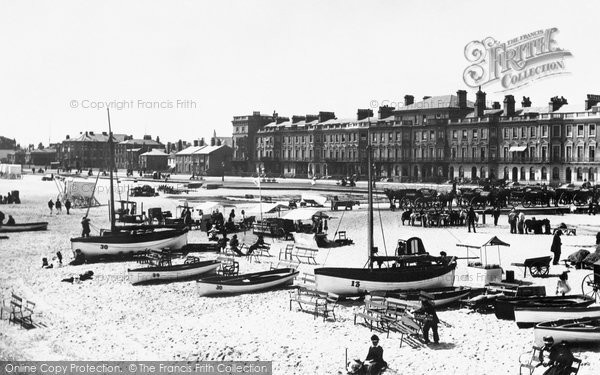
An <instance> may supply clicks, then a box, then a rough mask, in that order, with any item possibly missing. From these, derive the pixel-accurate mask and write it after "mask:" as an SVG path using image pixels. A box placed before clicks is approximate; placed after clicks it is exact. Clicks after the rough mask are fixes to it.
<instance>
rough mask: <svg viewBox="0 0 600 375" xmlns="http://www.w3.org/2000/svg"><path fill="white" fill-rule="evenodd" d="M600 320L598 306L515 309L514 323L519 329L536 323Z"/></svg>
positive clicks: (599, 307) (599, 308)
mask: <svg viewBox="0 0 600 375" xmlns="http://www.w3.org/2000/svg"><path fill="white" fill-rule="evenodd" d="M584 318H586V319H597V318H600V306H587V307H515V321H516V322H517V325H518V326H519V328H527V327H533V326H534V325H536V324H537V323H541V322H549V321H553V320H566V319H584Z"/></svg>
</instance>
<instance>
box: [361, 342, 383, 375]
mask: <svg viewBox="0 0 600 375" xmlns="http://www.w3.org/2000/svg"><path fill="white" fill-rule="evenodd" d="M371 343H372V344H373V346H371V347H370V348H369V353H368V354H367V358H366V359H365V362H364V363H363V365H364V366H365V374H379V373H380V372H381V370H383V369H384V368H386V367H387V362H386V361H384V360H383V348H382V347H381V346H379V337H377V335H373V336H371Z"/></svg>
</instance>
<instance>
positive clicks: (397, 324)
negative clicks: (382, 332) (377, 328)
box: [388, 315, 423, 349]
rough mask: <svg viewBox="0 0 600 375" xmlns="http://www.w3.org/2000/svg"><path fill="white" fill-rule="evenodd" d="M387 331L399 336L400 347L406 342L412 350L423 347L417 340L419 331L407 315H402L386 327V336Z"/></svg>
mask: <svg viewBox="0 0 600 375" xmlns="http://www.w3.org/2000/svg"><path fill="white" fill-rule="evenodd" d="M389 331H393V332H397V333H399V334H400V347H402V343H403V342H406V343H407V344H408V345H409V346H410V347H411V348H413V349H416V348H419V347H422V346H423V343H422V342H421V341H420V340H419V336H420V333H421V330H420V328H419V326H418V324H417V323H415V322H414V320H412V319H411V318H410V317H409V316H408V315H402V316H400V317H399V319H397V320H396V321H394V322H391V323H390V324H389V326H388V336H389Z"/></svg>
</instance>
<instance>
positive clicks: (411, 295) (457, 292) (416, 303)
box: [383, 286, 471, 307]
mask: <svg viewBox="0 0 600 375" xmlns="http://www.w3.org/2000/svg"><path fill="white" fill-rule="evenodd" d="M420 292H421V291H419V290H411V291H393V292H384V293H383V295H384V296H385V297H391V298H397V299H401V300H404V301H406V304H407V306H412V307H421V301H420V299H419V298H420ZM423 292H425V293H427V295H428V296H430V297H431V299H430V301H431V303H432V304H433V305H434V306H435V307H444V306H448V305H451V304H453V303H455V302H457V301H458V300H459V299H461V298H464V297H466V296H468V295H469V294H470V293H471V288H469V287H463V286H457V287H447V288H436V289H426V290H423Z"/></svg>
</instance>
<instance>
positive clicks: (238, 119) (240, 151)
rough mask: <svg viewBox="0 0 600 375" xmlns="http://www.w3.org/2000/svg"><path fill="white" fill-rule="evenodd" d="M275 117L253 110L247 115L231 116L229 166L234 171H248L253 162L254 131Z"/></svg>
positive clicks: (274, 115)
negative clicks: (231, 154)
mask: <svg viewBox="0 0 600 375" xmlns="http://www.w3.org/2000/svg"><path fill="white" fill-rule="evenodd" d="M274 117H276V114H275V113H274V114H273V116H268V115H261V114H260V112H254V113H253V114H252V115H249V116H235V117H234V118H233V121H232V124H233V135H232V141H231V147H232V148H233V159H232V161H231V168H232V170H233V172H234V173H243V172H249V171H251V170H252V169H253V166H254V164H255V159H254V157H255V156H254V155H255V138H256V132H257V131H258V130H259V129H261V128H263V127H264V126H265V125H267V124H268V123H270V122H272V121H273V118H274Z"/></svg>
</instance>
